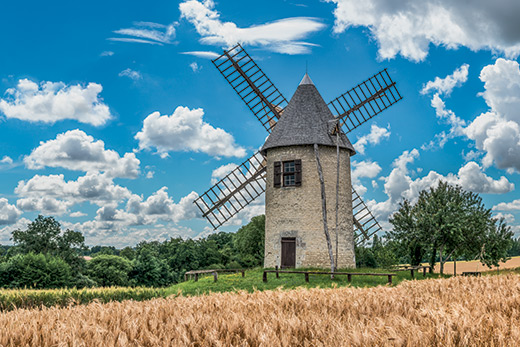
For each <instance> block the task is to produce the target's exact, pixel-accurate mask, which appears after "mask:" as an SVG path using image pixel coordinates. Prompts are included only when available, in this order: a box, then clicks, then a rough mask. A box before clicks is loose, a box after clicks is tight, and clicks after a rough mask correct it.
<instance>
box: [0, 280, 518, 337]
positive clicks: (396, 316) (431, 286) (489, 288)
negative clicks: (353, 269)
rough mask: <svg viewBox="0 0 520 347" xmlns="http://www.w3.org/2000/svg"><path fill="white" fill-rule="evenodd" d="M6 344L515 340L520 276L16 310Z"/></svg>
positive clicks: (1, 324)
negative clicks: (395, 285)
mask: <svg viewBox="0 0 520 347" xmlns="http://www.w3.org/2000/svg"><path fill="white" fill-rule="evenodd" d="M0 345H1V346H22V345H24V346H25V345H31V346H37V345H44V346H65V345H66V346H187V345H191V346H231V345H235V346H298V345H301V346H322V345H326V346H341V345H345V346H346V345H352V346H367V345H372V346H384V345H398V346H441V345H442V346H453V345H459V346H507V345H509V346H515V345H520V276H517V275H507V276H486V277H482V278H467V277H466V278H462V277H457V278H451V279H437V280H424V281H407V282H404V283H402V284H401V285H399V286H397V287H383V286H381V287H375V288H365V289H362V288H350V287H345V288H336V289H318V288H315V289H298V290H291V291H283V290H276V291H265V292H254V293H246V292H241V293H238V294H236V293H222V294H210V295H205V296H198V297H176V298H171V299H154V300H151V301H146V302H134V301H124V302H112V303H108V304H101V303H91V304H89V305H85V306H71V307H66V308H57V307H56V308H42V309H41V310H24V309H17V310H14V311H11V312H4V313H0Z"/></svg>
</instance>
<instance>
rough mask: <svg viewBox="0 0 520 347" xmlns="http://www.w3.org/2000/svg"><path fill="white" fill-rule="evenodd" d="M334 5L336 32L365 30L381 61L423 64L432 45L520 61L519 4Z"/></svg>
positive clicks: (372, 0)
mask: <svg viewBox="0 0 520 347" xmlns="http://www.w3.org/2000/svg"><path fill="white" fill-rule="evenodd" d="M327 1H328V2H332V3H335V4H336V9H335V10H334V16H335V24H334V32H336V33H341V32H343V31H345V30H346V29H348V28H349V27H358V26H364V27H367V28H368V29H369V31H370V34H371V36H372V37H373V38H374V39H375V40H376V41H377V43H378V45H379V56H380V58H381V59H390V58H394V57H395V56H396V55H397V54H400V55H402V56H403V57H405V58H407V59H410V60H413V61H422V60H424V59H425V58H426V56H427V55H428V50H429V46H430V44H434V45H436V46H443V47H446V48H447V49H456V48H457V47H460V46H464V47H468V48H469V49H471V50H474V51H477V50H481V49H487V50H491V51H493V52H496V53H502V54H505V55H506V56H508V57H515V58H516V57H517V56H518V54H519V53H520V28H519V27H518V25H517V23H518V18H517V14H518V13H519V12H520V3H519V2H518V1H516V0H499V1H488V0H476V1H471V2H465V1H451V0H426V1H415V0H402V1H386V0H366V1H358V0H327Z"/></svg>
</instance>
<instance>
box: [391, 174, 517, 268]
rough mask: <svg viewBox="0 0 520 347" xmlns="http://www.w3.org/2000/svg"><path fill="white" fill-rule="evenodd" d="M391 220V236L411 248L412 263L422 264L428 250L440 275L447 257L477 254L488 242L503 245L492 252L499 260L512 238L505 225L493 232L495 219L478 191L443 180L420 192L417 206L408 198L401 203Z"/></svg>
mask: <svg viewBox="0 0 520 347" xmlns="http://www.w3.org/2000/svg"><path fill="white" fill-rule="evenodd" d="M390 223H392V225H393V226H394V230H393V231H391V232H389V233H388V236H389V238H390V239H393V240H395V241H396V242H398V243H400V244H401V245H403V247H406V248H407V249H408V250H409V254H410V259H411V260H412V264H413V265H417V264H419V262H420V261H421V260H422V257H423V256H424V255H425V254H427V253H428V254H429V257H430V266H432V268H433V266H434V265H435V263H436V261H437V257H438V258H439V262H440V272H441V274H442V273H444V264H445V263H446V261H448V259H450V258H452V257H454V258H457V257H459V256H464V257H466V258H467V259H470V258H472V257H475V256H477V255H478V254H479V253H480V252H481V249H482V246H483V245H484V244H485V243H486V242H488V243H492V244H493V245H494V247H498V248H500V250H498V249H497V250H494V251H493V252H490V253H492V254H493V255H490V257H492V258H493V259H497V255H498V254H500V255H502V254H504V249H505V248H507V247H508V245H510V242H509V241H508V240H510V239H511V236H510V235H509V234H508V233H507V232H506V230H505V229H507V227H505V224H503V225H504V227H500V228H505V229H501V231H500V232H493V230H495V224H496V220H495V219H494V218H493V217H492V214H491V209H486V208H485V206H484V204H483V203H482V198H481V197H480V196H478V194H475V193H472V192H467V191H465V190H463V189H462V188H461V187H459V186H451V185H449V184H448V183H446V182H442V181H441V182H439V185H438V186H437V187H436V188H430V189H429V190H423V191H421V192H420V193H419V199H418V200H417V202H416V203H415V204H414V205H412V204H411V203H410V202H408V201H406V200H405V201H404V202H403V203H401V204H400V208H399V210H398V211H397V212H396V213H395V214H394V215H393V216H392V217H391V218H390ZM501 223H503V222H501ZM491 240H493V241H491ZM505 252H507V249H506V250H505ZM498 258H500V257H498Z"/></svg>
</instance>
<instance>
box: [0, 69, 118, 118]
mask: <svg viewBox="0 0 520 347" xmlns="http://www.w3.org/2000/svg"><path fill="white" fill-rule="evenodd" d="M102 90H103V87H102V86H101V85H100V84H97V83H89V84H88V85H87V86H86V87H85V86H82V85H80V84H77V85H69V86H68V85H66V84H65V83H63V82H42V83H40V84H37V83H36V82H33V81H30V80H28V79H21V80H19V81H18V84H17V86H16V87H15V88H10V89H7V91H6V94H7V97H6V98H5V99H0V111H1V112H2V113H3V114H4V115H5V116H6V117H7V118H16V119H20V120H25V121H29V122H43V123H55V122H57V121H60V120H65V119H73V120H77V121H78V122H81V123H86V124H91V125H94V126H101V125H104V124H105V123H106V122H107V121H108V120H109V119H110V118H111V115H110V110H109V108H108V106H107V105H105V104H104V103H103V100H102V99H101V98H100V97H99V94H100V93H101V91H102Z"/></svg>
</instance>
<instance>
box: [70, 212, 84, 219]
mask: <svg viewBox="0 0 520 347" xmlns="http://www.w3.org/2000/svg"><path fill="white" fill-rule="evenodd" d="M86 215H87V214H86V213H83V212H80V211H76V212H72V213H70V214H69V217H72V218H78V217H85V216H86Z"/></svg>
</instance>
